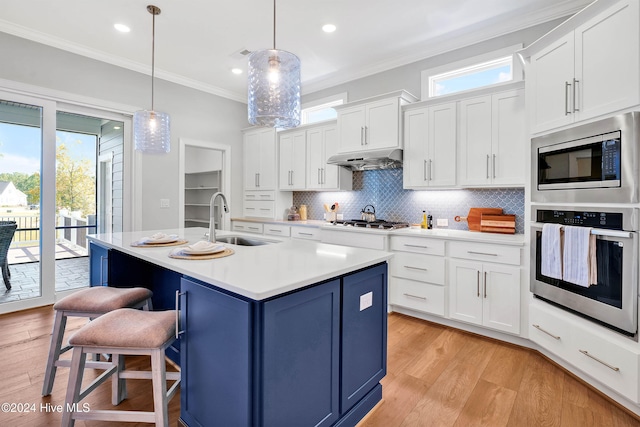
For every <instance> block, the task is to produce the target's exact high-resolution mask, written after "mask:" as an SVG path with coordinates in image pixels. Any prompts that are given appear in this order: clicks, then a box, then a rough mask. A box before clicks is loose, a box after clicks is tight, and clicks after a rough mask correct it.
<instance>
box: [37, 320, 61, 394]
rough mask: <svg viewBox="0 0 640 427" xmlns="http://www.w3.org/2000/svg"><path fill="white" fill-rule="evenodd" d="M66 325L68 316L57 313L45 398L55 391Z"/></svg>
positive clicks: (44, 388)
mask: <svg viewBox="0 0 640 427" xmlns="http://www.w3.org/2000/svg"><path fill="white" fill-rule="evenodd" d="M66 325H67V315H66V314H65V313H64V312H63V311H56V317H55V320H54V322H53V332H52V333H51V344H50V346H49V356H48V357H47V368H46V370H45V372H44V384H43V386H42V395H43V396H48V395H50V394H51V390H52V389H53V381H54V380H55V378H56V362H57V361H58V359H59V358H60V349H61V348H62V338H63V337H64V328H65V327H66Z"/></svg>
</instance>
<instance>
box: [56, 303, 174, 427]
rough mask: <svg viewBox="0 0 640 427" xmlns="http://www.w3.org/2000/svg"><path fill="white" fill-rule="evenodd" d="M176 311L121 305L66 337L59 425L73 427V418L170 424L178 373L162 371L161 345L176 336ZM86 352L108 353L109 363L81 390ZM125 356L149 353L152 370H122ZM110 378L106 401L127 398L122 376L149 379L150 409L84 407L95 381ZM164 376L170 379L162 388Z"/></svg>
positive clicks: (125, 378)
mask: <svg viewBox="0 0 640 427" xmlns="http://www.w3.org/2000/svg"><path fill="white" fill-rule="evenodd" d="M178 315H179V311H177V310H167V311H140V310H135V309H132V308H120V309H117V310H114V311H110V312H109V313H106V314H104V315H102V316H100V317H98V318H97V319H95V320H93V321H92V322H90V323H88V324H86V325H85V326H83V327H82V328H80V330H78V332H76V333H75V334H73V336H71V338H69V343H70V344H71V345H72V346H73V354H72V356H71V366H70V368H71V369H70V371H69V384H68V386H67V396H66V398H65V404H64V407H63V411H62V422H61V425H62V427H73V426H74V423H75V420H92V421H93V420H101V421H115V422H118V423H123V422H144V423H155V425H156V426H160V427H169V409H168V402H169V400H171V399H172V398H173V397H174V396H175V394H176V391H177V390H178V387H179V386H180V381H181V377H180V372H167V371H166V361H165V350H166V348H167V347H169V346H170V345H171V344H172V343H173V342H174V341H175V340H176V323H177V322H178V321H179V320H178ZM88 353H109V354H111V355H112V359H111V363H110V366H109V367H108V368H107V369H106V370H105V371H104V372H103V373H102V375H100V376H99V377H97V378H95V379H94V380H93V381H92V382H91V384H89V385H88V386H86V388H85V389H84V390H83V389H82V377H83V372H84V370H85V367H86V366H87V365H86V363H87V361H86V359H87V354H88ZM125 355H138V356H150V357H151V371H148V370H147V371H139V370H133V369H125V359H124V356H125ZM109 378H111V380H112V381H111V403H112V404H113V405H118V404H119V403H120V402H121V401H122V400H123V399H126V396H127V390H126V380H127V379H150V380H151V385H152V389H153V412H151V411H131V410H117V409H109V410H103V409H95V408H94V407H93V406H92V407H91V410H90V411H83V410H81V409H78V408H81V406H80V402H81V401H82V400H83V399H84V398H85V397H86V396H87V395H89V393H91V392H92V391H93V390H95V389H96V388H97V387H98V386H100V384H102V383H103V382H105V381H106V380H107V379H109ZM167 381H173V384H171V386H170V387H169V389H168V390H167V385H168V384H167Z"/></svg>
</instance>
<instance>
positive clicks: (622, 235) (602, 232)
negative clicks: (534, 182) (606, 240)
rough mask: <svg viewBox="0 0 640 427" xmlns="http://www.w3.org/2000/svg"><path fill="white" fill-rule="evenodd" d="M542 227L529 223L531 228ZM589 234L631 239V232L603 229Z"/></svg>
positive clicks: (540, 224) (540, 228) (593, 230)
mask: <svg viewBox="0 0 640 427" xmlns="http://www.w3.org/2000/svg"><path fill="white" fill-rule="evenodd" d="M542 226H543V223H541V222H534V223H531V228H535V229H538V230H542ZM591 234H593V235H595V236H606V237H618V238H621V239H631V237H632V232H631V231H621V230H607V229H605V228H593V229H592V230H591Z"/></svg>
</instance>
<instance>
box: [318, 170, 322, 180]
mask: <svg viewBox="0 0 640 427" xmlns="http://www.w3.org/2000/svg"><path fill="white" fill-rule="evenodd" d="M318 184H322V181H321V180H320V168H318Z"/></svg>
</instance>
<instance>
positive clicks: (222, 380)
mask: <svg viewBox="0 0 640 427" xmlns="http://www.w3.org/2000/svg"><path fill="white" fill-rule="evenodd" d="M252 305H253V303H251V302H249V301H245V300H243V299H240V298H236V297H234V296H231V295H228V294H226V293H223V292H219V291H217V290H216V289H214V288H213V287H210V286H207V285H205V284H201V283H198V282H196V281H194V280H190V279H187V278H183V279H182V282H181V295H180V318H181V324H180V329H181V330H182V331H184V332H183V333H182V334H181V341H182V347H181V348H182V351H181V353H180V356H181V372H182V375H181V377H182V384H181V385H180V387H181V390H180V411H181V413H180V417H181V419H182V421H183V422H184V423H186V424H187V425H189V426H191V427H195V426H217V425H220V426H252V425H256V423H254V422H253V417H252V385H253V383H252V375H253V372H252V364H253V346H252V328H251V311H252Z"/></svg>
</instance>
